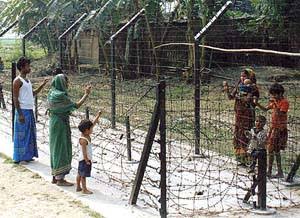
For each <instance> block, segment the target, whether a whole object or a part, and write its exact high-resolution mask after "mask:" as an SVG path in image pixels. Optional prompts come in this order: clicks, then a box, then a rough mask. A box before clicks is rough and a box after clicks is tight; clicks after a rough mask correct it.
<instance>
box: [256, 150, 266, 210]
mask: <svg viewBox="0 0 300 218" xmlns="http://www.w3.org/2000/svg"><path fill="white" fill-rule="evenodd" d="M257 162H258V173H257V179H258V187H257V189H258V195H257V204H258V207H259V209H261V210H266V209H267V152H266V149H260V150H259V155H258V160H257Z"/></svg>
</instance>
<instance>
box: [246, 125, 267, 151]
mask: <svg viewBox="0 0 300 218" xmlns="http://www.w3.org/2000/svg"><path fill="white" fill-rule="evenodd" d="M250 134H251V140H250V146H249V148H250V149H259V148H266V144H267V131H266V130H265V129H262V130H261V131H260V132H258V133H256V132H255V128H253V129H251V131H250Z"/></svg>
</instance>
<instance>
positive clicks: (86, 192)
mask: <svg viewBox="0 0 300 218" xmlns="http://www.w3.org/2000/svg"><path fill="white" fill-rule="evenodd" d="M82 193H83V194H86V195H91V194H93V192H91V191H89V190H87V189H86V190H82Z"/></svg>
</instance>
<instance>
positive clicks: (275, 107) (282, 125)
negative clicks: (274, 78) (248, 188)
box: [256, 83, 289, 178]
mask: <svg viewBox="0 0 300 218" xmlns="http://www.w3.org/2000/svg"><path fill="white" fill-rule="evenodd" d="M269 93H270V96H271V99H270V102H269V104H268V105H267V106H266V107H263V106H262V105H260V104H259V103H257V102H256V105H257V106H258V107H259V108H261V109H262V110H264V111H267V110H270V109H272V119H271V128H270V131H269V135H268V153H269V166H268V172H267V176H268V177H271V176H272V165H273V162H274V155H275V157H276V163H277V169H278V172H277V174H276V175H275V176H274V178H283V177H284V175H283V171H282V168H281V156H280V151H281V150H284V149H285V148H286V145H287V139H288V131H287V112H288V110H289V102H288V100H287V99H286V98H284V96H283V94H284V88H283V86H282V85H280V84H278V83H274V84H273V85H272V86H271V87H270V89H269Z"/></svg>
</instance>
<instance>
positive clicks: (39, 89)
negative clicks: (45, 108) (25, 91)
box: [33, 79, 49, 96]
mask: <svg viewBox="0 0 300 218" xmlns="http://www.w3.org/2000/svg"><path fill="white" fill-rule="evenodd" d="M48 81H49V79H45V80H44V82H43V83H42V84H41V85H40V86H39V87H38V88H37V89H35V90H34V91H33V95H34V96H36V95H37V94H39V93H40V91H42V89H43V88H44V86H45V85H46V84H47V82H48Z"/></svg>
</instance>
